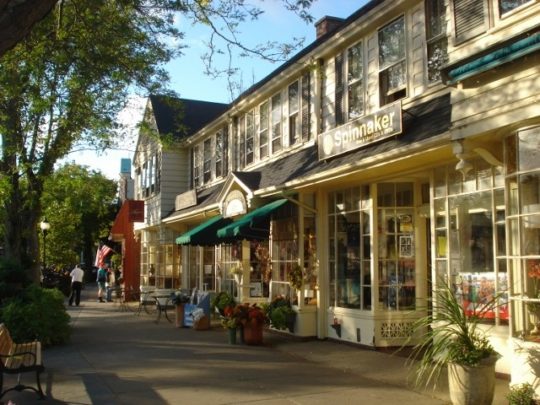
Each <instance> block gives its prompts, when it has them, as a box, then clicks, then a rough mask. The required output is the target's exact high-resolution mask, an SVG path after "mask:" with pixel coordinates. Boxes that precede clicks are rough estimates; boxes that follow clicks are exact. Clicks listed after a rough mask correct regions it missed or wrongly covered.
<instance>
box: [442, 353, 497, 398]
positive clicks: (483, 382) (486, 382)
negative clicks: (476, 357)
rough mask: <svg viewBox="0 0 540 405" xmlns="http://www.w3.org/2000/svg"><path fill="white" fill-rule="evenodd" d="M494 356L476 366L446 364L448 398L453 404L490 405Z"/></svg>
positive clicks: (492, 391)
mask: <svg viewBox="0 0 540 405" xmlns="http://www.w3.org/2000/svg"><path fill="white" fill-rule="evenodd" d="M496 362H497V358H496V357H490V358H488V359H485V360H483V361H482V363H481V364H479V365H477V366H462V365H459V364H454V363H451V364H449V365H448V386H449V390H450V400H451V401H452V404H454V405H491V403H492V402H493V395H494V393H495V363H496Z"/></svg>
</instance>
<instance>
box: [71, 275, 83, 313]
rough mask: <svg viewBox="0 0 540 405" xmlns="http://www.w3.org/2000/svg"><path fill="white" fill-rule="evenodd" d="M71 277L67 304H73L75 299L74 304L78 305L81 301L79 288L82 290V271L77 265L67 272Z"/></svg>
mask: <svg viewBox="0 0 540 405" xmlns="http://www.w3.org/2000/svg"><path fill="white" fill-rule="evenodd" d="M69 275H70V277H71V294H69V306H70V307H71V306H73V301H75V305H77V306H79V304H80V303H81V290H82V282H83V277H84V271H83V269H81V268H80V267H79V265H76V266H75V268H74V269H73V270H71V273H69Z"/></svg>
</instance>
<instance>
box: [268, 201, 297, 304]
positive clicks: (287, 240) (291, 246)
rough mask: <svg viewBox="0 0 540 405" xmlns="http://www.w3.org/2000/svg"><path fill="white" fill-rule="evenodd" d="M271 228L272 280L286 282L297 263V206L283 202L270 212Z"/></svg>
mask: <svg viewBox="0 0 540 405" xmlns="http://www.w3.org/2000/svg"><path fill="white" fill-rule="evenodd" d="M271 229H272V251H271V255H272V281H280V282H288V274H289V273H290V272H291V270H292V269H293V267H294V266H295V265H297V264H299V263H298V254H299V252H298V241H299V238H298V208H297V206H296V205H295V204H285V205H284V206H283V207H281V208H279V209H278V210H277V211H276V212H275V213H274V214H272V221H271ZM291 298H293V299H294V298H296V297H291Z"/></svg>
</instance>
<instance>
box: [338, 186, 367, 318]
mask: <svg viewBox="0 0 540 405" xmlns="http://www.w3.org/2000/svg"><path fill="white" fill-rule="evenodd" d="M328 203H329V218H328V225H329V229H328V232H329V269H330V284H329V289H330V291H329V297H330V305H331V306H335V307H341V308H354V309H364V310H370V309H371V307H372V302H371V287H372V286H371V270H370V269H371V225H370V215H371V199H370V193H369V186H360V187H354V188H350V189H346V190H339V191H335V192H333V193H331V194H329V202H328Z"/></svg>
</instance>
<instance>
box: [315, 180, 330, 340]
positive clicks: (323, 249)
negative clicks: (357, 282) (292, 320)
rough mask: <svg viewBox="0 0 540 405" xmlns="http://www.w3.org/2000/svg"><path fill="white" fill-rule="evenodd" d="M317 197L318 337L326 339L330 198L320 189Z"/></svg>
mask: <svg viewBox="0 0 540 405" xmlns="http://www.w3.org/2000/svg"><path fill="white" fill-rule="evenodd" d="M316 198H317V214H316V227H317V258H318V259H319V274H318V285H319V288H318V289H317V295H318V296H317V337H318V338H319V339H324V338H326V337H327V330H328V326H327V325H328V283H329V278H328V227H327V218H326V217H327V214H326V213H327V212H328V204H327V201H328V199H327V198H326V192H323V191H322V190H318V191H317V194H316Z"/></svg>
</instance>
